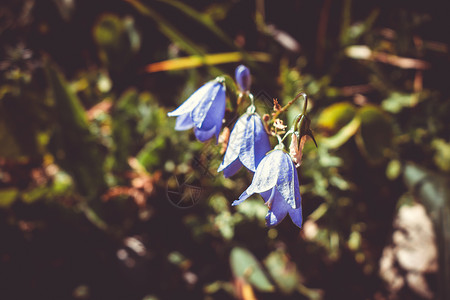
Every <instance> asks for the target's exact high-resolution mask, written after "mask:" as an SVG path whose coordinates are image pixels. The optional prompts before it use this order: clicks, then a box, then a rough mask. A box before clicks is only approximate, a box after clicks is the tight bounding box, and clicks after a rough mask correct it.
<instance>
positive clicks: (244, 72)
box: [235, 65, 252, 92]
mask: <svg viewBox="0 0 450 300" xmlns="http://www.w3.org/2000/svg"><path fill="white" fill-rule="evenodd" d="M235 78H236V82H237V84H238V86H239V89H240V90H241V91H243V92H245V91H249V90H250V85H251V83H252V78H251V76H250V70H249V69H248V68H247V67H246V66H244V65H239V66H238V67H237V68H236V74H235Z"/></svg>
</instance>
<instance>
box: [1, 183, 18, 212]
mask: <svg viewBox="0 0 450 300" xmlns="http://www.w3.org/2000/svg"><path fill="white" fill-rule="evenodd" d="M18 195H19V190H18V189H17V188H14V187H11V188H5V189H1V190H0V208H5V207H10V206H11V205H12V204H13V203H14V201H15V200H16V199H17V196H18Z"/></svg>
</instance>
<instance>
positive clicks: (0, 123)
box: [0, 110, 23, 159]
mask: <svg viewBox="0 0 450 300" xmlns="http://www.w3.org/2000/svg"><path fill="white" fill-rule="evenodd" d="M1 113H2V111H1V110H0V114H1ZM0 145H1V147H0V157H3V158H9V159H11V158H19V157H20V156H21V155H23V152H22V150H21V149H20V146H19V144H18V143H17V141H16V138H15V136H14V135H13V134H12V132H11V131H10V130H9V129H8V128H7V125H6V122H5V121H4V119H3V118H2V116H1V115H0Z"/></svg>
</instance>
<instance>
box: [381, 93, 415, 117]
mask: <svg viewBox="0 0 450 300" xmlns="http://www.w3.org/2000/svg"><path fill="white" fill-rule="evenodd" d="M417 103H418V95H417V94H402V93H397V92H393V93H391V94H390V95H389V97H388V98H386V99H385V100H383V102H382V103H381V107H383V109H384V110H386V111H388V112H391V113H394V114H396V113H399V112H400V111H402V109H403V108H407V107H413V106H415V105H416V104H417Z"/></svg>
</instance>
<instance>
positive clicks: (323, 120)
mask: <svg viewBox="0 0 450 300" xmlns="http://www.w3.org/2000/svg"><path fill="white" fill-rule="evenodd" d="M355 115H356V108H355V106H353V104H351V103H349V102H339V103H336V104H333V105H330V106H328V107H327V108H325V109H324V110H323V111H322V112H321V113H320V115H319V119H318V120H317V126H318V127H319V128H321V129H324V130H326V131H327V132H329V133H330V134H335V133H336V132H338V131H339V130H340V129H342V128H343V127H344V126H346V125H347V124H348V123H350V122H351V121H352V120H353V118H354V117H355Z"/></svg>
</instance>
